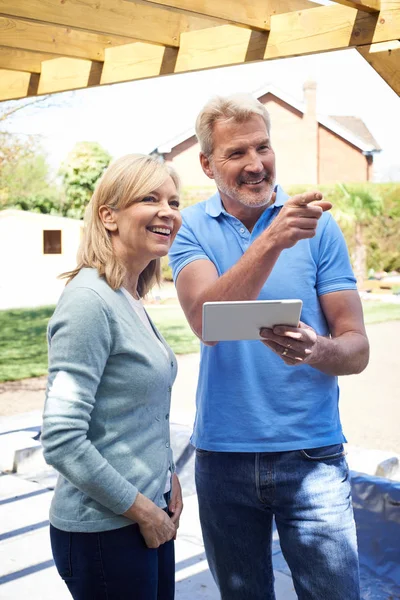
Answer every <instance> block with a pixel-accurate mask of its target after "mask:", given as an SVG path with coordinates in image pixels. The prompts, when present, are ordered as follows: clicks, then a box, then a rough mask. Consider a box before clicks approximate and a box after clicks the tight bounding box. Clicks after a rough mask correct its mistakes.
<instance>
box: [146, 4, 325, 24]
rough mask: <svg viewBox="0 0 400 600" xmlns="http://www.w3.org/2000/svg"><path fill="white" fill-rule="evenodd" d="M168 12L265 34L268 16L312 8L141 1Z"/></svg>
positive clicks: (280, 5)
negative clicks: (220, 22)
mask: <svg viewBox="0 0 400 600" xmlns="http://www.w3.org/2000/svg"><path fill="white" fill-rule="evenodd" d="M145 1H146V4H154V5H158V6H164V7H167V8H172V9H179V10H184V11H186V12H191V13H194V14H197V15H203V16H207V17H214V18H218V19H223V20H224V21H226V22H227V23H230V24H233V25H244V26H247V27H250V28H252V29H260V30H269V28H270V23H271V15H277V14H281V13H284V12H290V11H292V10H304V9H306V8H313V7H314V5H313V4H312V2H308V1H307V0H268V1H266V0H253V1H252V2H247V3H246V2H243V0H145Z"/></svg>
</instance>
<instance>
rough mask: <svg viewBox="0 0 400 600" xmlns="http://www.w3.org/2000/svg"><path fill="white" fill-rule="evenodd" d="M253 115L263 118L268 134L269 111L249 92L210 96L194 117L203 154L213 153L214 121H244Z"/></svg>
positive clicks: (269, 128) (269, 125) (269, 127)
mask: <svg viewBox="0 0 400 600" xmlns="http://www.w3.org/2000/svg"><path fill="white" fill-rule="evenodd" d="M254 115H259V116H260V117H262V118H263V119H264V122H265V125H266V127H267V132H268V135H269V134H270V130H271V120H270V117H269V113H268V111H267V109H266V108H265V106H264V104H261V102H259V101H258V100H257V99H256V98H254V96H252V95H251V94H231V95H230V96H215V97H214V98H211V100H209V101H208V102H207V104H206V105H205V106H204V107H203V109H202V110H201V112H200V114H199V116H198V117H197V119H196V136H197V139H198V140H199V144H200V149H201V151H202V152H203V154H205V155H206V156H211V154H212V153H213V150H214V148H213V130H214V124H215V122H216V121H233V122H236V123H244V122H245V121H248V120H249V119H251V117H253V116H254Z"/></svg>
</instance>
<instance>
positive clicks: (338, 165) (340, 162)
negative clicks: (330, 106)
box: [318, 125, 372, 184]
mask: <svg viewBox="0 0 400 600" xmlns="http://www.w3.org/2000/svg"><path fill="white" fill-rule="evenodd" d="M318 145H319V167H318V180H319V183H321V184H323V183H336V182H341V181H342V182H345V181H368V180H369V179H370V177H371V174H372V169H371V167H370V166H369V165H368V159H367V157H366V156H364V155H363V154H362V152H361V151H360V150H359V149H358V148H356V147H355V146H353V145H352V144H350V143H348V142H346V141H344V140H343V139H342V138H340V137H339V136H338V135H336V133H333V132H332V131H330V130H329V129H327V128H326V127H324V126H323V125H319V127H318ZM370 162H371V166H372V159H371V161H370Z"/></svg>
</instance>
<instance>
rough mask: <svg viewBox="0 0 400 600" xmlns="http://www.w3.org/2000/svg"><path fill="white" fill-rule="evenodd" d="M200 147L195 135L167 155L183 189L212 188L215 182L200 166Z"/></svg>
mask: <svg viewBox="0 0 400 600" xmlns="http://www.w3.org/2000/svg"><path fill="white" fill-rule="evenodd" d="M199 153H200V146H199V144H198V142H197V138H196V136H195V135H193V136H192V137H190V138H189V139H187V140H185V141H184V142H182V143H181V144H178V145H177V146H175V148H173V149H172V152H169V153H168V154H165V155H164V157H165V160H166V162H170V163H172V164H173V166H174V167H175V169H176V170H177V171H178V173H179V175H180V178H181V180H182V186H183V187H210V186H212V185H213V180H212V179H209V178H208V177H207V175H205V174H204V172H203V169H202V168H201V166H200V159H199Z"/></svg>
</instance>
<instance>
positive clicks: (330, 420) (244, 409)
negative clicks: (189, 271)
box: [170, 186, 356, 452]
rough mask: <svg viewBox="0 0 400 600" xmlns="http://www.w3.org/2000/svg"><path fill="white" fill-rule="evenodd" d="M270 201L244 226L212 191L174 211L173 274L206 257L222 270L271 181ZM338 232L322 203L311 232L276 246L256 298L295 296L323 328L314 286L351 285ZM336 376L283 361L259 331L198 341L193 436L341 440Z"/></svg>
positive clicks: (233, 442)
mask: <svg viewBox="0 0 400 600" xmlns="http://www.w3.org/2000/svg"><path fill="white" fill-rule="evenodd" d="M275 191H276V193H277V195H276V201H275V203H274V204H273V205H272V206H270V207H269V208H267V209H266V210H265V211H264V212H263V213H262V215H261V216H260V218H259V219H258V221H257V223H256V224H255V226H254V229H253V231H252V232H251V233H250V232H249V231H248V230H247V228H246V227H245V226H244V225H243V223H242V222H241V221H239V220H238V219H236V218H235V217H233V216H232V215H230V214H228V213H227V212H226V211H225V210H224V207H223V205H222V203H221V199H220V196H219V194H218V193H217V194H215V195H214V196H212V197H211V198H210V199H209V200H207V201H205V202H200V203H198V204H196V205H194V206H190V207H189V208H186V209H185V210H183V211H182V217H183V224H182V227H181V229H180V231H179V232H178V234H177V237H176V239H175V242H174V243H173V245H172V248H171V251H170V263H171V266H172V270H173V275H174V280H175V281H176V279H177V278H178V277H179V273H180V272H181V271H182V269H184V268H185V266H186V265H188V264H189V263H191V262H193V261H195V260H210V261H211V262H212V263H213V264H214V265H215V267H216V269H217V271H218V274H219V275H222V274H223V273H225V272H226V271H227V270H228V269H230V268H231V267H232V266H233V265H234V264H235V263H237V261H238V260H239V259H240V258H241V256H243V253H244V252H245V251H246V250H247V248H248V247H249V246H250V244H251V243H252V242H253V241H254V240H255V239H256V238H257V237H258V236H259V235H260V233H261V232H262V231H264V230H265V229H266V228H267V227H268V226H269V225H270V223H271V222H272V220H273V219H274V218H275V217H276V216H277V214H278V213H279V211H280V210H281V208H282V206H283V204H284V203H285V201H286V200H287V198H288V196H287V194H285V192H284V191H283V190H282V189H281V188H280V187H279V186H277V187H276V188H275ZM355 289H356V281H355V278H354V275H353V273H352V269H351V266H350V261H349V256H348V252H347V248H346V244H345V241H344V238H343V235H342V233H341V231H340V229H339V227H338V225H337V224H336V222H335V221H334V219H333V218H332V215H331V214H330V213H329V212H326V213H324V214H323V215H322V217H321V218H320V220H319V222H318V227H317V232H316V235H315V237H314V238H312V239H311V240H301V241H299V242H297V244H296V245H295V246H294V247H293V248H289V249H287V250H284V251H283V252H282V253H281V255H280V256H279V258H278V260H277V262H276V264H275V266H274V268H273V270H272V272H271V274H270V276H269V277H268V279H267V281H266V282H265V284H264V286H263V288H262V290H261V293H260V295H259V297H258V298H259V299H260V300H274V299H284V298H300V299H301V300H302V301H303V310H302V314H301V320H302V321H303V322H304V323H306V324H307V325H310V326H311V327H313V329H314V330H315V331H316V332H317V333H318V334H320V335H323V336H327V335H329V330H328V326H327V323H326V320H325V317H324V315H323V313H322V310H321V306H320V302H319V296H322V295H323V294H329V293H330V292H337V291H339V290H355ZM338 400H339V388H338V381H337V377H332V376H330V375H325V374H324V373H321V372H320V371H317V370H316V369H313V368H312V367H309V366H307V365H301V366H296V367H290V366H287V365H285V363H284V362H283V361H282V360H281V359H280V358H279V357H278V356H277V355H275V354H274V353H273V352H272V350H270V349H269V348H267V347H266V346H264V344H262V342H259V341H234V342H219V343H218V344H217V345H215V346H205V345H204V344H201V359H200V373H199V381H198V387H197V395H196V405H197V412H196V420H195V425H194V432H193V436H192V443H193V445H194V446H196V447H197V448H202V449H204V450H214V451H221V452H277V451H285V450H298V449H303V448H313V447H314V448H315V447H319V446H326V445H330V444H337V443H341V442H344V441H346V439H345V437H344V435H343V433H342V427H341V423H340V418H339V410H338Z"/></svg>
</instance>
